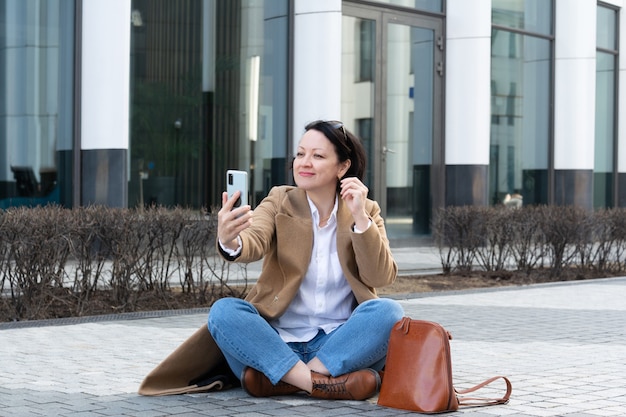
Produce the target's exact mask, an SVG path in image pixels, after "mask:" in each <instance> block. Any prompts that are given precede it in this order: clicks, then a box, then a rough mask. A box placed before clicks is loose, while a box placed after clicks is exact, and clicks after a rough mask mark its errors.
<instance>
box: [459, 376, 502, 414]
mask: <svg viewBox="0 0 626 417" xmlns="http://www.w3.org/2000/svg"><path fill="white" fill-rule="evenodd" d="M500 378H502V379H503V380H504V382H506V394H504V396H503V397H501V398H477V397H458V400H459V406H460V407H479V406H483V405H496V404H506V403H508V402H509V398H510V397H511V391H512V390H513V387H512V386H511V381H509V379H508V378H507V377H505V376H501V375H499V376H494V377H493V378H489V379H487V380H486V381H483V382H481V383H480V384H478V385H476V386H474V387H472V388H468V389H464V390H455V391H456V393H457V395H462V394H469V393H470V392H474V391H477V390H479V389H480V388H482V387H484V386H486V385H489V384H491V383H492V382H494V381H496V380H498V379H500Z"/></svg>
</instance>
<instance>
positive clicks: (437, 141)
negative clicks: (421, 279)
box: [341, 6, 444, 239]
mask: <svg viewBox="0 0 626 417" xmlns="http://www.w3.org/2000/svg"><path fill="white" fill-rule="evenodd" d="M442 39H443V33H442V22H441V19H439V18H431V17H421V16H417V15H413V14H403V13H396V12H386V11H380V10H372V9H369V8H364V7H363V8H362V7H356V6H352V7H345V8H344V17H343V61H342V74H343V79H342V115H341V116H342V119H343V121H344V123H346V124H347V125H348V127H349V128H351V129H352V130H353V131H354V132H356V133H357V134H358V135H359V136H360V137H361V138H362V139H363V140H364V142H365V145H366V148H367V149H368V157H369V159H368V161H369V167H370V170H369V171H368V175H367V178H366V181H367V185H368V186H369V187H370V197H371V198H374V199H376V200H377V201H378V202H379V204H380V205H381V208H382V210H383V215H384V216H385V220H386V225H387V231H388V234H389V237H390V238H392V239H401V238H407V237H412V236H416V235H424V234H429V233H430V221H431V216H432V213H433V208H434V207H439V206H442V205H443V204H442V203H443V201H444V197H443V196H444V185H443V184H444V182H443V173H442V172H443V171H442V169H443V167H444V165H443V145H442V143H443V139H442V117H441V114H442V109H441V107H442V103H443V99H442V93H443V89H442V83H443V81H442V78H443V77H442V76H443V51H442V45H443V42H442Z"/></svg>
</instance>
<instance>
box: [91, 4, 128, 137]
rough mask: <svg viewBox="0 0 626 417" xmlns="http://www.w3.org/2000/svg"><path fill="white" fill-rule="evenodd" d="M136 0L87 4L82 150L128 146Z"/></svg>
mask: <svg viewBox="0 0 626 417" xmlns="http://www.w3.org/2000/svg"><path fill="white" fill-rule="evenodd" d="M130 14H131V10H130V0H88V1H84V2H83V23H82V26H83V38H82V42H83V45H82V61H81V64H82V93H81V101H82V103H81V106H82V112H81V139H82V146H81V148H82V149H128V137H129V106H130V104H129V97H130Z"/></svg>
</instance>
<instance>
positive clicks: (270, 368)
mask: <svg viewBox="0 0 626 417" xmlns="http://www.w3.org/2000/svg"><path fill="white" fill-rule="evenodd" d="M403 315H404V310H403V309H402V306H400V304H398V303H397V302H396V301H394V300H390V299H385V298H377V299H373V300H368V301H365V302H363V303H361V304H360V305H359V306H358V307H357V308H356V309H354V311H353V312H352V315H351V316H350V317H349V318H348V320H347V321H346V322H345V323H343V324H342V325H341V326H339V327H338V328H337V329H335V330H334V331H332V332H331V333H330V334H326V333H324V332H323V331H321V330H320V332H319V333H318V334H317V336H315V337H314V338H313V339H312V340H310V341H308V342H297V343H285V342H284V341H283V340H282V339H281V338H280V336H279V335H278V332H276V330H274V328H273V327H272V326H270V324H269V323H268V322H267V321H266V320H265V319H264V318H263V317H261V315H260V314H259V312H258V311H257V309H256V308H255V307H254V306H253V305H252V304H250V303H249V302H247V301H244V300H241V299H238V298H222V299H220V300H218V301H216V302H215V304H213V306H212V307H211V310H210V312H209V318H208V329H209V332H210V333H211V335H212V336H213V339H215V342H216V343H217V345H218V346H219V347H220V349H221V350H222V352H223V353H224V356H225V357H226V361H227V362H228V365H229V366H230V368H231V369H232V371H233V373H234V374H235V375H237V376H238V377H240V376H241V373H242V372H243V369H244V368H245V367H246V366H249V367H251V368H254V369H257V370H259V371H261V372H263V373H264V374H265V375H266V376H267V377H268V378H269V379H270V381H272V383H273V384H276V383H278V381H280V380H281V379H282V378H283V376H284V375H285V374H286V373H287V372H288V371H289V370H290V369H291V368H292V367H293V366H294V365H295V364H296V363H297V362H298V361H299V360H301V361H303V362H304V363H307V362H309V361H310V360H311V359H313V358H314V357H316V356H317V358H318V359H319V360H320V361H321V362H322V363H323V364H324V365H325V366H326V368H327V369H328V371H330V373H331V375H333V376H338V375H342V374H345V373H348V372H353V371H356V370H359V369H364V368H373V369H376V370H380V369H382V367H383V366H384V363H385V358H386V355H387V344H388V342H389V333H390V332H391V328H392V327H393V325H394V324H395V323H396V322H397V321H398V320H400V319H401V318H402V316H403Z"/></svg>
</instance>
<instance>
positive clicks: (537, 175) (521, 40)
mask: <svg viewBox="0 0 626 417" xmlns="http://www.w3.org/2000/svg"><path fill="white" fill-rule="evenodd" d="M491 74H492V75H491V76H492V79H491V90H492V91H491V114H492V117H491V155H490V195H491V196H492V204H498V203H500V202H502V201H503V200H504V198H505V196H506V195H507V194H510V195H512V194H519V195H520V196H521V197H522V198H523V202H524V204H546V203H547V189H548V141H549V133H550V100H551V98H550V74H551V52H550V41H548V40H545V39H538V38H535V37H532V36H527V35H520V34H516V33H512V32H507V31H501V30H494V31H493V35H492V57H491Z"/></svg>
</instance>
